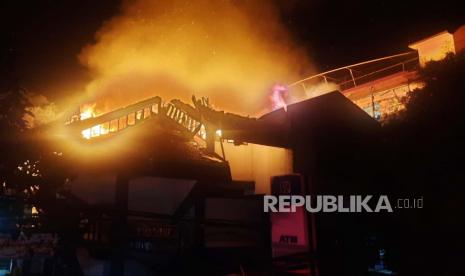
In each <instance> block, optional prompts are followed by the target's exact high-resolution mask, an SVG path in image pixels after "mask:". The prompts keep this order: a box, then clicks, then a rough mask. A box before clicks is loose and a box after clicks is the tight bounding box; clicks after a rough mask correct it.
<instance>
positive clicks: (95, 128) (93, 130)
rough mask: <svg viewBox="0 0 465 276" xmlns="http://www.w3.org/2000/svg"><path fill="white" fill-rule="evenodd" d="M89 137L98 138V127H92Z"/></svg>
mask: <svg viewBox="0 0 465 276" xmlns="http://www.w3.org/2000/svg"><path fill="white" fill-rule="evenodd" d="M90 136H91V137H97V136H100V125H97V126H93V127H92V128H91V129H90Z"/></svg>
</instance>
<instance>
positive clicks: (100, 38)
mask: <svg viewBox="0 0 465 276" xmlns="http://www.w3.org/2000/svg"><path fill="white" fill-rule="evenodd" d="M271 3H273V1H270V0H254V1H246V0H236V1H233V0H229V1H228V0H198V1H190V0H170V1H151V0H135V1H126V2H124V3H123V5H122V8H121V12H120V14H119V15H117V16H115V17H114V18H112V19H110V20H109V21H107V22H106V23H104V24H103V26H102V27H101V29H100V30H99V31H98V32H97V34H96V42H95V43H94V44H90V45H87V46H86V47H85V48H84V49H83V50H82V53H81V54H80V56H79V58H80V61H81V62H82V63H83V64H84V65H85V66H87V67H88V68H89V69H90V70H91V71H92V72H93V74H94V80H93V81H92V82H91V83H90V84H89V85H88V86H87V91H86V93H87V97H89V98H88V101H95V102H97V106H96V109H97V110H96V112H97V113H99V112H106V111H110V110H112V109H115V108H118V107H121V106H124V105H127V104H130V103H133V102H136V101H138V100H141V99H144V98H147V97H151V96H154V95H159V96H161V97H162V98H163V99H165V100H170V99H172V98H179V99H182V100H185V101H189V99H190V97H191V96H192V95H193V94H195V95H197V96H206V97H209V98H210V102H211V103H213V105H215V106H217V107H218V108H221V109H224V110H227V111H232V112H238V113H242V114H257V113H259V112H261V111H263V110H265V109H266V105H268V104H269V97H268V95H269V93H271V88H272V87H273V85H274V84H275V83H290V82H292V81H295V80H298V79H299V78H300V77H302V76H303V75H307V74H309V73H312V67H311V65H310V64H309V61H308V58H307V56H306V55H305V53H304V51H303V50H302V49H300V48H299V47H297V46H296V45H295V44H294V43H293V40H292V38H291V36H290V35H289V33H288V32H287V30H286V29H285V27H284V26H283V24H282V22H281V21H280V17H279V12H278V10H277V9H276V7H275V6H274V5H273V4H271Z"/></svg>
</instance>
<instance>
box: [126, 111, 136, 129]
mask: <svg viewBox="0 0 465 276" xmlns="http://www.w3.org/2000/svg"><path fill="white" fill-rule="evenodd" d="M135 123H136V115H135V114H134V113H131V114H129V115H128V125H130V126H132V125H134V124H135Z"/></svg>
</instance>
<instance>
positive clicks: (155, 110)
mask: <svg viewBox="0 0 465 276" xmlns="http://www.w3.org/2000/svg"><path fill="white" fill-rule="evenodd" d="M152 112H153V113H155V114H158V105H157V104H154V105H152Z"/></svg>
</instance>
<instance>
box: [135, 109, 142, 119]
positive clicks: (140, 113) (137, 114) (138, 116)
mask: <svg viewBox="0 0 465 276" xmlns="http://www.w3.org/2000/svg"><path fill="white" fill-rule="evenodd" d="M143 112H144V110H139V111H137V113H136V118H137V120H138V121H139V120H140V119H142V114H143Z"/></svg>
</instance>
